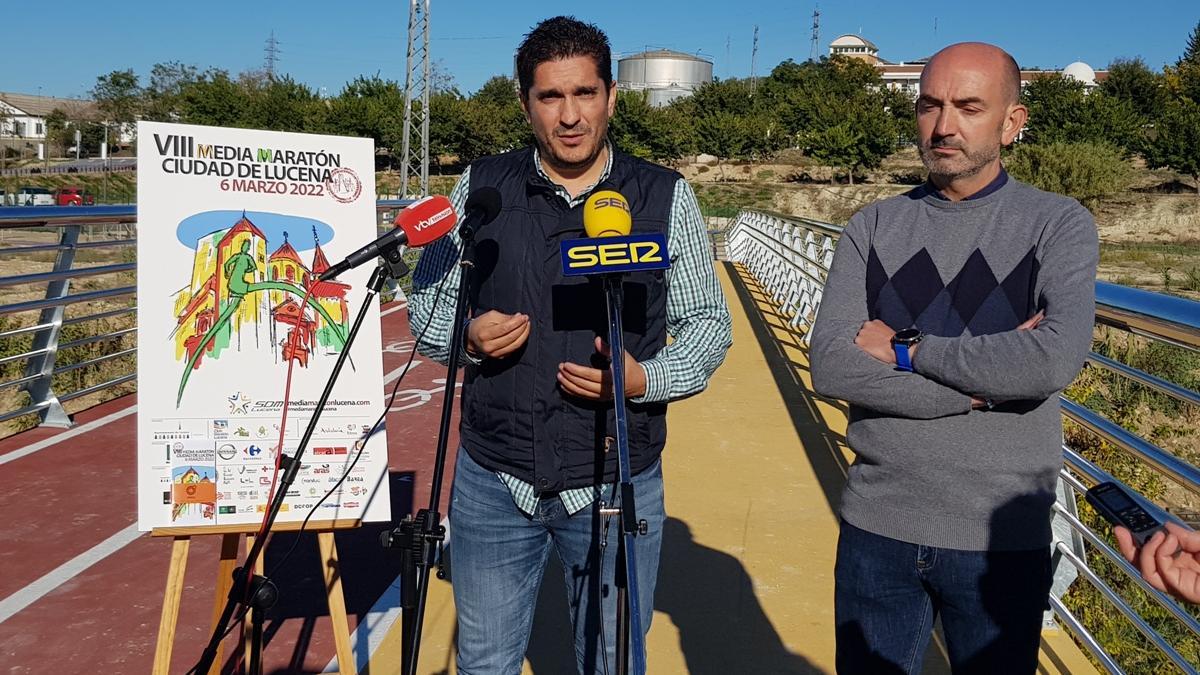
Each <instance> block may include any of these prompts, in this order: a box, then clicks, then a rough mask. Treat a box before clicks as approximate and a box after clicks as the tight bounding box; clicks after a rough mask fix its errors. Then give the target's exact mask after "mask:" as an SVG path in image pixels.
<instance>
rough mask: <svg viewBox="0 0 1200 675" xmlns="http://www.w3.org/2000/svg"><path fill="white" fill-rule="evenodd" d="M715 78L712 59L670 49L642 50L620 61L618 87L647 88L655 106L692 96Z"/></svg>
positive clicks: (636, 89)
mask: <svg viewBox="0 0 1200 675" xmlns="http://www.w3.org/2000/svg"><path fill="white" fill-rule="evenodd" d="M712 80H713V64H712V61H709V60H707V59H704V58H702V57H699V56H695V55H693V54H685V53H683V52H676V51H672V50H669V49H656V50H652V51H645V52H640V53H638V54H632V55H630V56H626V57H624V58H621V59H620V60H618V61H617V88H618V89H622V90H625V91H645V92H647V100H648V101H649V103H650V105H652V106H655V107H662V106H665V105H668V104H669V103H671V101H675V100H677V99H681V98H686V97H688V96H691V95H692V92H694V91H695V90H697V89H699V88H700V87H701V86H703V85H705V84H708V83H709V82H712Z"/></svg>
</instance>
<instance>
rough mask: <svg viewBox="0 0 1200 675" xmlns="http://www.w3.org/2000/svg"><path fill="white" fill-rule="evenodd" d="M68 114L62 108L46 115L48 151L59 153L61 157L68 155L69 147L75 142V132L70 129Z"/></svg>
mask: <svg viewBox="0 0 1200 675" xmlns="http://www.w3.org/2000/svg"><path fill="white" fill-rule="evenodd" d="M68 124H69V121H68V120H67V113H65V112H63V109H62V108H55V109H54V110H51V111H50V114H49V115H46V143H47V145H48V146H49V148H47V150H48V151H50V152H53V151H57V153H58V155H59V156H62V155H63V154H65V153H66V149H67V145H68V143H69V142H71V141H72V140H73V136H74V132H73V131H72V130H71V129H69V128H68Z"/></svg>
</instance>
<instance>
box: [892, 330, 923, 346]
mask: <svg viewBox="0 0 1200 675" xmlns="http://www.w3.org/2000/svg"><path fill="white" fill-rule="evenodd" d="M920 339H921V331H919V330H917V329H916V328H905V329H904V330H902V331H900V332H898V333H896V334H895V335H894V336H892V341H893V342H898V343H900V344H911V343H913V342H916V341H917V340H920Z"/></svg>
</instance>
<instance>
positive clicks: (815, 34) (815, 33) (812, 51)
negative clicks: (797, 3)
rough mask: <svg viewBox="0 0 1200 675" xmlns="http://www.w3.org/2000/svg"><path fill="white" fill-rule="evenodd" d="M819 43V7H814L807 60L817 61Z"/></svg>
mask: <svg viewBox="0 0 1200 675" xmlns="http://www.w3.org/2000/svg"><path fill="white" fill-rule="evenodd" d="M820 42H821V6H820V5H816V6H815V7H814V8H813V15H812V46H811V47H809V48H808V60H809V61H816V60H817V50H818V49H819V46H818V45H819V44H820Z"/></svg>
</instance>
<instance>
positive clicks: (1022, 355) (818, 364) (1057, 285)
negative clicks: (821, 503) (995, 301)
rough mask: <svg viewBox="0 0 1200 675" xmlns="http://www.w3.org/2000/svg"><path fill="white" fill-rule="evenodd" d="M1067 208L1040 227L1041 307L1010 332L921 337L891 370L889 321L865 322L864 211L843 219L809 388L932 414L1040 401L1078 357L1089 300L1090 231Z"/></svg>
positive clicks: (1089, 320) (896, 411)
mask: <svg viewBox="0 0 1200 675" xmlns="http://www.w3.org/2000/svg"><path fill="white" fill-rule="evenodd" d="M1079 211H1080V212H1082V213H1077V212H1072V213H1070V214H1069V215H1068V216H1067V217H1066V218H1065V219H1064V220H1063V221H1062V222H1060V223H1057V224H1056V227H1054V228H1051V230H1050V231H1049V233H1048V234H1047V241H1046V242H1045V245H1044V251H1043V256H1042V261H1043V265H1042V273H1043V275H1045V279H1044V283H1043V289H1042V292H1041V295H1040V303H1039V304H1040V305H1041V307H1042V310H1041V311H1040V312H1039V313H1038V314H1036V315H1035V316H1033V317H1028V318H1027V320H1026V321H1025V322H1024V323H1022V324H1021V325H1020V326H1018V327H1017V328H1015V329H1013V330H1009V331H1004V332H1001V333H995V334H991V335H981V336H977V337H972V336H963V337H937V336H929V337H926V338H925V339H924V340H922V341H921V343H919V344H918V345H917V346H916V348H915V350H914V352H913V366H914V369H915V371H916V372H911V373H910V372H905V371H900V370H896V369H895V367H894V364H895V356H894V353H893V351H892V347H891V344H890V339H891V336H892V334H893V333H894V332H895V329H899V328H906V327H907V326H887V325H886V324H884V323H883V322H881V321H878V320H874V321H872V320H869V317H868V314H867V298H866V287H865V284H864V281H863V280H864V279H865V278H866V260H867V251H868V248H869V243H868V242H869V235H868V225H867V216H866V215H865V214H864V212H859V213H858V214H855V216H854V217H853V218H851V220H850V223H849V224H848V225H847V227H846V230H845V232H844V233H843V235H842V240H841V242H839V244H838V248H837V251H836V252H835V253H834V259H833V265H832V266H831V268H830V273H829V278H828V279H827V281H826V285H825V292H824V295H823V296H822V300H821V309H820V312H819V313H818V316H817V319H816V321H815V323H814V327H813V336H812V375H813V385H814V388H815V389H816V390H817V392H818V393H820V394H822V395H825V396H829V397H832V398H838V399H842V400H845V401H847V402H849V403H852V404H855V405H858V406H861V407H864V408H868V409H871V410H875V411H877V412H880V413H883V414H885V415H892V416H896V417H908V418H914V419H932V418H937V417H945V416H948V415H957V414H962V413H965V412H967V411H968V410H970V408H971V407H979V406H980V405H981V404H982V402H983V400H984V399H994V400H998V401H1005V400H1018V399H1045V398H1048V397H1050V396H1052V395H1054V394H1055V393H1056V392H1058V391H1059V390H1061V389H1063V388H1064V387H1065V386H1066V385H1067V384H1069V383H1070V382H1071V380H1072V379H1073V378H1074V377H1075V375H1076V374H1077V373H1078V372H1079V369H1080V368H1081V367H1082V365H1083V360H1084V358H1085V356H1086V354H1087V350H1088V347H1089V345H1090V342H1091V335H1092V325H1093V321H1094V311H1095V310H1094V307H1095V295H1094V293H1095V286H1094V280H1095V270H1096V262H1097V258H1098V245H1097V241H1096V231H1095V227H1094V225H1093V224H1092V221H1091V218H1090V216H1088V215H1087V212H1086V211H1084V210H1083V209H1082V208H1080V209H1079Z"/></svg>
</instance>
